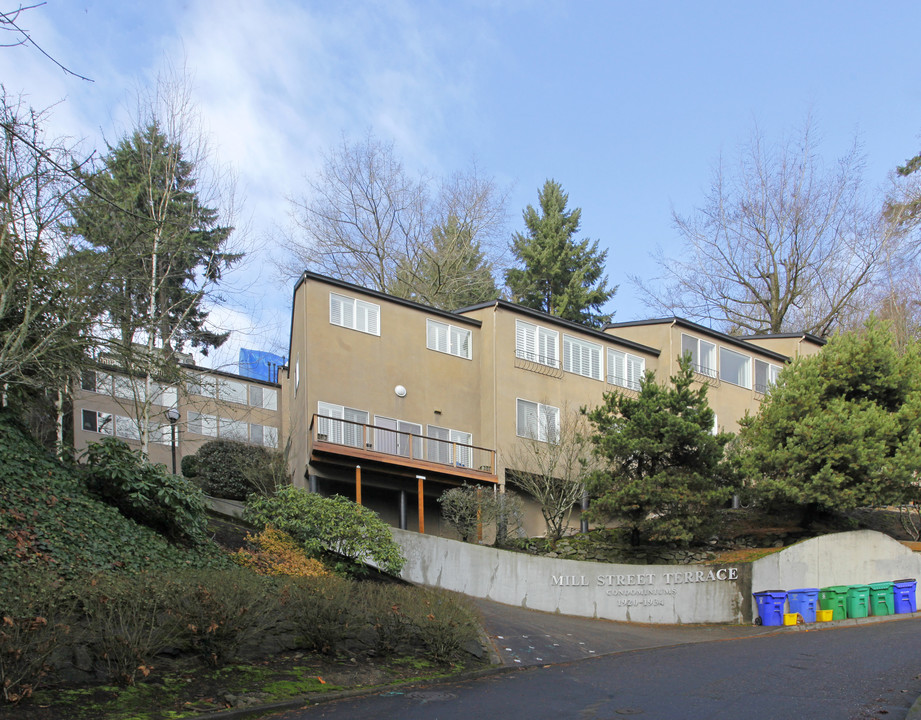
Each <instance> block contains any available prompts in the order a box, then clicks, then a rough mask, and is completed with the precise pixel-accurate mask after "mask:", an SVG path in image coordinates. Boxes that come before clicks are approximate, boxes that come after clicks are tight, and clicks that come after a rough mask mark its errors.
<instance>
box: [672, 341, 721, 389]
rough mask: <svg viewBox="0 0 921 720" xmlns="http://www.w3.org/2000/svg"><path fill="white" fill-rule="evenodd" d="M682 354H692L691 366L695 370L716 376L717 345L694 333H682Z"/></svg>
mask: <svg viewBox="0 0 921 720" xmlns="http://www.w3.org/2000/svg"><path fill="white" fill-rule="evenodd" d="M681 354H682V355H687V354H690V355H691V367H692V368H693V369H694V372H696V373H699V374H700V375H706V376H707V377H711V378H715V377H716V376H717V372H716V345H715V344H713V343H712V342H707V341H706V340H701V339H700V338H696V337H694V336H693V335H685V334H684V333H682V334H681Z"/></svg>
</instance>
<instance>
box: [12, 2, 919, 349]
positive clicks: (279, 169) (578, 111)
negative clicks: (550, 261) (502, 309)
mask: <svg viewBox="0 0 921 720" xmlns="http://www.w3.org/2000/svg"><path fill="white" fill-rule="evenodd" d="M22 23H23V25H24V27H26V28H27V29H28V30H29V31H30V33H31V34H32V36H33V37H34V39H35V40H36V41H37V42H38V43H39V44H40V45H41V46H42V48H43V49H44V50H46V51H47V52H48V53H50V54H51V55H52V56H53V57H54V58H55V59H57V60H58V61H60V62H61V63H63V64H64V65H66V66H67V67H68V68H70V69H72V70H74V71H75V72H78V73H80V74H82V75H87V76H89V77H90V78H92V79H93V81H94V82H92V83H88V82H84V81H82V80H79V79H76V78H73V77H70V76H67V75H65V74H64V73H63V72H62V71H61V70H60V69H59V68H57V67H56V66H55V65H53V64H52V63H51V62H49V61H48V60H47V59H45V58H44V57H42V56H41V55H40V54H39V53H37V52H36V51H35V50H33V49H30V48H27V47H21V48H4V49H0V80H2V82H3V84H4V86H5V87H6V90H7V91H8V92H13V93H19V92H22V93H24V94H25V95H26V96H27V97H28V100H29V101H30V102H31V103H32V104H33V105H34V106H36V107H46V106H49V105H52V104H55V103H57V105H56V107H55V108H54V112H53V116H52V127H51V130H52V132H54V133H56V134H67V135H70V136H73V137H75V138H79V139H83V140H85V141H86V143H87V144H88V146H96V147H101V146H102V139H103V138H105V139H107V140H109V141H110V142H115V141H117V140H118V138H119V137H120V135H121V134H122V133H123V132H125V131H126V130H127V129H128V128H129V127H130V119H131V108H132V107H133V104H134V99H135V97H136V95H137V91H138V89H143V88H145V87H149V86H150V85H151V84H152V83H153V81H154V79H155V78H156V76H157V73H158V72H159V71H161V70H162V69H163V68H164V67H165V66H166V64H168V63H172V64H173V65H174V66H175V65H179V66H181V65H183V64H185V65H186V66H187V68H188V70H189V72H190V73H191V76H192V79H193V82H194V86H195V101H196V103H197V105H198V107H199V110H200V111H201V114H202V119H203V122H204V126H205V128H206V129H207V131H208V133H209V135H210V141H211V144H212V148H213V154H214V157H215V159H216V160H217V161H219V162H220V163H221V164H223V165H227V166H231V167H233V168H234V170H235V172H236V174H237V176H238V181H239V186H240V189H241V191H242V198H243V202H242V203H241V205H240V210H239V214H238V218H237V225H238V226H239V227H241V228H245V229H246V232H245V239H246V241H247V242H248V243H249V244H250V246H251V248H252V251H251V262H250V263H249V264H248V265H247V267H246V268H244V269H242V270H241V271H240V272H239V277H238V278H236V284H234V285H233V288H235V289H234V290H233V291H232V292H231V293H230V297H229V298H228V300H229V306H228V307H227V308H224V309H222V310H221V311H220V312H219V313H216V314H215V316H216V320H217V321H218V322H219V323H221V324H222V325H224V326H226V327H232V328H234V329H236V331H237V332H236V333H235V335H234V339H233V341H232V343H231V346H230V348H229V349H228V350H227V351H226V352H224V353H222V354H219V355H218V359H217V360H216V362H218V363H225V362H227V361H228V359H231V358H232V357H234V353H235V349H236V347H238V346H239V345H244V346H250V347H261V348H265V349H274V350H281V351H284V349H285V345H286V342H287V331H288V323H289V317H288V314H287V308H288V305H289V303H290V296H291V286H290V283H288V282H287V281H284V280H283V279H282V278H281V277H280V276H279V275H278V273H277V271H276V270H275V269H274V267H273V265H272V264H271V262H269V258H270V257H271V256H272V254H273V253H277V250H276V249H275V248H276V246H277V238H278V236H279V234H280V233H281V232H283V231H284V230H285V228H287V227H289V226H290V223H289V218H288V212H289V206H288V202H287V200H286V198H287V197H290V196H297V195H299V194H301V193H302V191H303V188H304V178H305V177H306V176H310V175H312V174H313V173H314V172H315V171H316V170H317V168H318V165H319V163H320V161H321V157H322V154H323V153H324V152H325V151H326V150H327V149H328V148H329V147H330V146H332V145H334V144H336V143H337V142H338V141H339V140H340V139H341V137H342V136H343V135H345V136H347V137H352V138H358V137H360V136H362V135H364V134H365V133H366V132H367V131H368V130H369V129H370V130H371V131H373V132H374V133H375V134H376V135H377V136H378V137H379V138H382V139H384V140H388V141H389V140H392V141H393V142H394V144H395V148H396V151H397V153H398V154H399V155H400V156H401V157H402V158H403V160H404V164H405V165H406V166H407V168H409V169H412V170H415V171H419V172H422V171H425V172H428V173H431V174H433V175H442V174H449V173H451V172H454V171H458V170H462V169H464V168H466V167H468V166H469V164H470V163H471V162H473V161H475V162H476V163H477V165H478V166H479V168H480V170H481V171H483V172H484V173H486V174H488V175H491V176H493V177H494V178H495V179H496V181H497V182H498V183H500V184H501V185H503V186H507V187H508V188H510V195H509V234H511V233H512V232H514V231H516V230H521V229H522V223H521V211H522V210H523V209H524V207H525V206H526V205H527V204H529V203H531V204H536V201H537V190H538V188H539V187H540V186H541V185H542V184H543V183H544V181H545V180H546V179H547V178H554V179H556V180H558V181H559V182H560V183H562V185H563V187H564V189H565V190H566V191H567V192H568V193H569V197H570V207H581V208H582V235H583V236H584V237H589V238H592V239H598V240H600V243H601V246H602V247H604V248H606V249H607V250H608V263H607V272H608V277H609V279H610V281H611V282H612V283H613V284H617V285H619V286H620V289H619V291H618V294H617V295H616V297H615V298H614V300H613V301H612V302H611V304H610V306H609V310H613V311H615V313H616V314H615V319H616V320H632V319H637V318H640V317H647V316H649V314H650V311H649V310H648V309H646V308H645V307H644V306H643V305H642V304H641V303H640V301H639V299H638V297H637V293H636V291H635V289H634V288H633V287H632V286H631V285H630V283H629V282H628V279H627V277H628V275H638V276H640V277H644V278H649V277H652V276H654V275H655V274H656V266H655V264H654V263H653V261H652V259H651V257H650V253H651V252H652V251H653V250H654V249H655V248H656V247H662V248H663V249H664V250H665V251H666V252H667V253H677V252H680V250H681V247H680V239H679V237H678V235H677V233H676V231H675V230H674V228H673V225H672V220H671V213H672V209H675V210H677V211H678V212H680V213H682V214H687V213H690V212H691V211H693V209H694V207H695V206H696V205H699V204H700V203H701V202H702V200H703V196H704V193H705V190H706V188H707V186H708V183H709V179H710V176H711V172H712V168H713V166H714V163H715V162H716V160H717V159H718V157H719V156H720V154H721V153H722V154H723V155H724V156H725V157H727V158H731V157H733V156H734V155H735V154H736V153H737V150H738V147H739V145H740V144H741V143H743V142H744V141H746V140H747V139H748V137H749V136H750V135H751V132H752V129H753V128H754V126H755V125H756V124H757V126H758V127H759V128H760V130H761V132H762V133H763V134H764V135H765V136H766V137H767V139H768V140H777V139H779V138H780V137H781V136H782V135H783V134H784V133H787V132H790V131H791V130H795V129H796V128H798V127H800V126H802V124H803V122H804V121H805V118H806V117H807V116H811V117H812V120H813V122H814V124H815V126H816V128H817V129H818V131H819V133H820V135H821V137H822V144H821V146H820V151H821V153H822V156H823V158H824V159H825V160H826V162H828V163H832V162H834V160H835V158H836V157H838V156H840V155H843V154H844V153H846V152H847V151H848V149H849V148H850V145H851V143H852V142H853V140H854V138H855V136H856V137H857V139H858V140H859V142H860V143H861V144H862V147H863V151H864V153H865V155H866V177H865V180H866V182H867V184H868V187H870V188H871V189H879V190H882V189H884V188H885V185H886V183H887V175H888V173H890V172H891V170H892V169H893V168H894V167H895V166H896V165H898V164H899V163H901V162H903V161H904V160H906V159H907V158H909V157H911V156H912V155H914V154H915V153H916V152H918V151H921V139H919V130H921V112H919V110H921V63H919V62H918V59H917V51H916V49H915V46H914V45H915V44H914V42H913V32H914V29H915V28H918V27H921V3H917V2H887V3H884V4H877V5H876V8H872V7H871V6H870V4H869V3H865V2H859V3H858V2H848V1H843V2H842V1H839V2H802V0H800V2H777V1H773V2H693V3H690V2H658V3H636V2H632V3H626V2H544V1H542V0H532V1H529V0H520V1H513V0H507V1H505V2H502V1H498V2H487V1H486V0H469V1H467V2H463V1H457V2H448V1H447V0H443V1H442V2H435V1H422V0H418V1H415V0H387V1H382V2H365V1H361V0H355V1H354V2H346V1H344V0H335V1H334V0H324V1H323V2H319V1H309V2H308V1H303V2H293V1H285V0H276V1H273V2H260V1H258V0H249V1H248V2H237V1H236V0H160V2H157V3H153V2H147V1H136V2H131V1H129V0H67V1H64V0H48V2H47V4H46V5H44V6H42V7H40V8H38V9H35V10H31V11H29V12H28V13H25V14H24V15H23V16H22ZM237 288H239V289H237Z"/></svg>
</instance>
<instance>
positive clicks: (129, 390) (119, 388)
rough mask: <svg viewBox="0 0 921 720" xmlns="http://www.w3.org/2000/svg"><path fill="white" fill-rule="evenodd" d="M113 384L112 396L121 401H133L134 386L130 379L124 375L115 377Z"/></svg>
mask: <svg viewBox="0 0 921 720" xmlns="http://www.w3.org/2000/svg"><path fill="white" fill-rule="evenodd" d="M114 382H115V384H114V389H113V391H112V394H113V395H115V397H117V398H120V399H122V400H134V384H133V383H132V382H131V378H129V377H125V376H124V375H116V376H115V377H114ZM142 402H143V399H142Z"/></svg>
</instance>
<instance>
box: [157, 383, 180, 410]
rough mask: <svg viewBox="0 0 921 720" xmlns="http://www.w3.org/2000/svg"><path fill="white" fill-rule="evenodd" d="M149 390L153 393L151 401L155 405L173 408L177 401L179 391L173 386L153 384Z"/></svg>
mask: <svg viewBox="0 0 921 720" xmlns="http://www.w3.org/2000/svg"><path fill="white" fill-rule="evenodd" d="M151 389H152V392H153V401H154V403H155V404H156V405H161V406H163V407H175V405H176V403H177V402H178V401H179V390H178V388H176V386H174V385H161V384H160V383H153V384H152V386H151Z"/></svg>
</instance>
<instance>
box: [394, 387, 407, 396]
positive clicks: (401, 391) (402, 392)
mask: <svg viewBox="0 0 921 720" xmlns="http://www.w3.org/2000/svg"><path fill="white" fill-rule="evenodd" d="M393 391H394V392H395V393H396V394H397V397H406V388H405V387H403V386H402V385H397V386H396V387H395V388H394V389H393Z"/></svg>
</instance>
